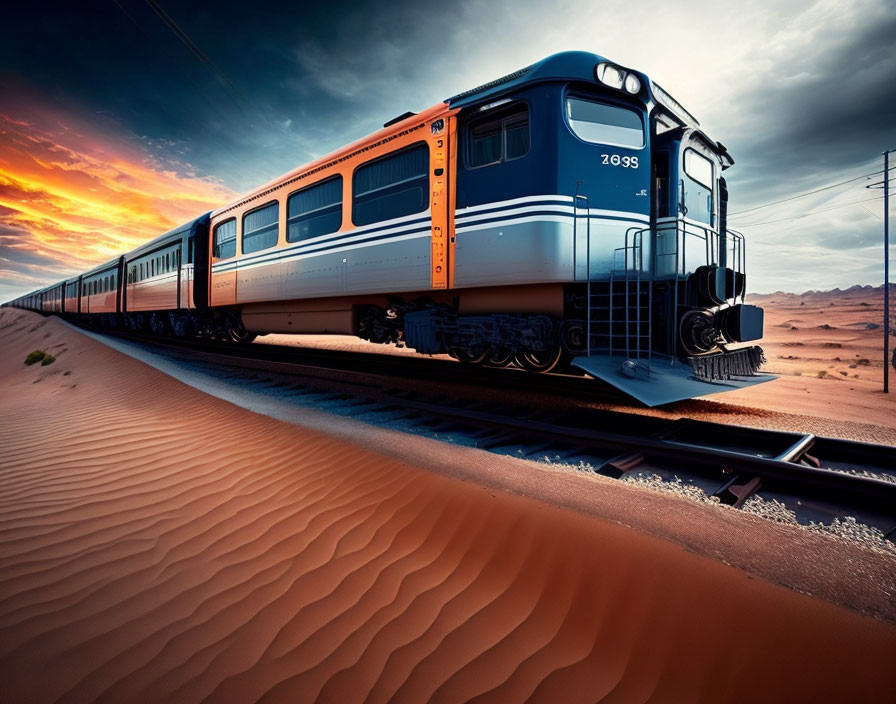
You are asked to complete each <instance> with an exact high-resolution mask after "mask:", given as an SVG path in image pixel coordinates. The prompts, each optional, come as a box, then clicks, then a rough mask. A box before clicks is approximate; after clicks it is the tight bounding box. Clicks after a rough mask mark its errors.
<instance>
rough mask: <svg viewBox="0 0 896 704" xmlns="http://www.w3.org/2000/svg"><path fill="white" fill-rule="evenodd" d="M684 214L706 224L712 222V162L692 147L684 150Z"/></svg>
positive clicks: (711, 223)
mask: <svg viewBox="0 0 896 704" xmlns="http://www.w3.org/2000/svg"><path fill="white" fill-rule="evenodd" d="M681 182H682V188H683V190H684V194H683V195H684V198H683V201H684V210H685V212H684V214H685V216H686V217H688V218H691V219H692V220H697V221H699V222H704V223H706V224H707V225H713V224H714V222H713V221H714V217H713V213H714V208H713V187H712V184H713V182H714V179H713V164H712V162H711V161H710V160H709V159H707V158H706V157H705V156H703V155H702V154H700V153H699V152H697V151H696V150H694V149H690V148H688V149H685V150H684V177H683V178H682V180H681Z"/></svg>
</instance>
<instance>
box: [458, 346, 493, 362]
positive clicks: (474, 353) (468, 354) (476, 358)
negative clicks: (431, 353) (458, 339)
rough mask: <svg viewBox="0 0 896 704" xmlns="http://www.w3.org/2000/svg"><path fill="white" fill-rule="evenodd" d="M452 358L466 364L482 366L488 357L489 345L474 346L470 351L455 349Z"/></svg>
mask: <svg viewBox="0 0 896 704" xmlns="http://www.w3.org/2000/svg"><path fill="white" fill-rule="evenodd" d="M451 356H452V357H454V358H455V359H456V360H457V361H458V362H463V363H464V364H482V363H483V362H484V361H485V359H486V357H488V345H474V346H473V347H471V348H469V349H466V348H461V347H455V348H454V349H452V350H451Z"/></svg>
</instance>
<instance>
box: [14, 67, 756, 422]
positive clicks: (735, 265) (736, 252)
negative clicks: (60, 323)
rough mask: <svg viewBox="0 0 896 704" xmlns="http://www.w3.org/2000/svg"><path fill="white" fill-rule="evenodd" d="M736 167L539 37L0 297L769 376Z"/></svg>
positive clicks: (659, 109) (676, 374)
mask: <svg viewBox="0 0 896 704" xmlns="http://www.w3.org/2000/svg"><path fill="white" fill-rule="evenodd" d="M733 164H734V160H733V158H732V157H731V155H730V154H729V153H728V150H727V149H726V148H725V147H724V146H723V145H722V144H721V143H720V142H718V141H714V140H712V139H711V138H710V137H709V136H708V135H707V134H706V133H705V131H704V130H703V129H702V128H701V126H700V124H699V122H698V121H697V120H696V118H694V117H693V115H691V113H690V112H688V111H687V110H686V109H685V108H684V107H683V106H682V105H681V104H680V103H679V102H678V101H677V100H675V99H674V98H673V97H672V96H671V95H670V94H669V93H668V92H666V91H665V90H664V89H663V88H661V87H660V86H659V85H658V84H657V83H656V82H654V81H652V80H651V79H650V78H649V77H647V76H646V75H645V74H643V73H642V72H640V71H637V70H634V69H630V68H626V67H624V66H622V65H619V64H617V63H614V62H612V61H610V60H608V59H606V58H604V57H602V56H599V55H597V54H593V53H590V52H583V51H569V52H563V53H559V54H555V55H553V56H549V57H547V58H545V59H543V60H541V61H539V62H537V63H535V64H532V65H530V66H527V67H525V68H522V69H520V70H518V71H516V72H514V73H511V74H509V75H506V76H503V77H501V78H498V79H496V80H493V81H491V82H489V83H486V84H484V85H481V86H479V87H477V88H473V89H471V90H468V91H465V92H463V93H459V94H457V95H454V96H452V97H450V98H448V99H446V100H444V101H443V102H441V103H438V104H437V105H434V106H432V107H430V108H428V109H426V110H423V111H421V112H418V113H413V112H405V113H403V114H401V115H399V116H397V117H395V118H394V119H392V120H389V121H388V122H386V123H385V124H384V125H383V128H382V129H381V130H379V131H377V132H375V133H373V134H371V135H369V136H368V137H365V138H364V139H361V140H359V141H357V142H354V143H352V144H349V145H347V146H345V147H343V148H341V149H339V150H337V151H335V152H333V153H331V154H328V155H327V156H325V157H322V158H320V159H318V160H316V161H314V162H312V163H310V164H307V165H305V166H302V167H300V168H298V169H295V170H293V171H291V172H289V173H287V174H285V175H283V176H281V177H279V178H276V179H274V180H272V181H270V182H268V183H266V184H264V185H263V186H261V187H259V188H256V189H255V190H253V191H251V192H250V193H248V194H246V195H244V196H242V197H240V198H238V199H237V200H235V201H233V202H231V203H228V204H226V205H224V206H222V207H220V208H218V209H216V210H213V211H211V212H208V213H204V214H202V215H200V216H199V217H197V218H196V219H194V220H192V221H191V222H188V223H185V224H183V225H181V226H179V227H176V228H174V229H173V230H171V231H169V232H166V233H164V234H162V235H160V236H158V237H156V238H155V239H153V240H152V241H150V242H147V243H145V244H143V245H141V246H139V247H137V248H136V249H134V250H132V251H130V252H127V253H124V254H122V255H121V256H119V257H116V258H114V259H112V260H110V261H107V262H105V263H103V264H100V265H99V266H96V267H94V268H93V269H91V270H90V271H87V272H84V273H82V274H80V275H78V276H73V277H71V278H69V279H67V280H65V281H61V282H58V283H56V284H54V285H52V286H48V287H46V288H44V289H41V290H39V291H35V292H33V293H31V294H28V295H26V296H23V297H21V298H18V299H16V300H15V301H11V302H10V303H8V304H6V305H13V306H17V307H21V308H27V309H30V310H37V311H43V312H49V313H57V314H60V315H63V316H69V317H74V318H78V319H80V320H83V321H86V322H88V323H90V324H92V325H95V326H97V327H100V328H106V329H112V330H114V329H129V330H133V331H145V332H152V333H155V334H158V335H173V336H177V337H195V336H200V337H209V338H217V339H227V340H230V341H232V342H234V343H247V342H251V341H252V340H253V339H254V338H255V337H256V336H258V335H264V334H269V333H332V334H349V335H355V336H358V337H360V338H363V339H366V340H369V341H371V342H375V343H382V344H397V345H401V346H406V347H408V348H411V349H413V350H415V351H416V352H418V353H420V354H424V355H433V354H445V353H447V354H450V355H451V356H452V357H454V358H456V359H457V360H459V361H460V362H462V363H465V364H481V365H488V366H493V367H505V366H515V367H519V368H521V369H523V370H527V371H529V372H535V373H549V372H557V371H559V370H561V369H570V368H573V369H575V370H577V371H578V373H580V374H584V375H586V376H589V377H594V378H597V379H601V380H603V381H605V382H608V383H609V384H611V385H613V386H615V387H616V388H618V389H621V390H622V391H623V392H625V393H626V394H628V395H630V396H632V397H634V398H635V399H637V400H639V401H640V402H642V403H644V404H647V405H659V404H664V403H669V402H672V401H677V400H682V399H687V398H693V397H696V396H703V395H706V394H712V393H717V392H720V391H728V390H732V389H739V388H743V387H746V386H750V385H753V384H757V383H761V382H764V381H768V380H769V379H771V378H773V377H772V376H771V375H768V374H763V373H761V372H760V371H759V369H760V366H761V364H762V363H763V362H764V357H763V352H762V349H761V347H759V346H758V345H756V344H749V343H754V342H755V341H757V340H759V339H761V337H762V328H763V311H762V309H761V308H760V307H758V306H754V305H749V304H747V303H746V301H745V295H746V272H745V259H746V251H745V248H746V243H745V239H744V237H743V235H741V234H740V233H738V232H736V231H734V230H731V229H730V228H728V226H727V203H728V189H727V184H726V181H725V178H724V176H723V172H724V171H725V170H726V169H728V168H729V167H731V166H732V165H733Z"/></svg>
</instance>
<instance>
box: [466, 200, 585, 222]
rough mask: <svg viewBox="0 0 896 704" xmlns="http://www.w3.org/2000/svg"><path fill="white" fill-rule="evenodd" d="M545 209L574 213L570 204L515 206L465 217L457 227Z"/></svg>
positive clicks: (554, 211) (564, 213) (568, 214)
mask: <svg viewBox="0 0 896 704" xmlns="http://www.w3.org/2000/svg"><path fill="white" fill-rule="evenodd" d="M544 210H547V211H549V212H552V213H560V214H563V215H567V216H571V215H572V213H573V209H572V206H569V205H541V206H539V205H533V206H529V207H527V208H514V209H513V210H502V211H499V212H496V213H483V214H482V215H473V216H472V217H469V218H464V219H463V222H461V223H457V224H456V225H455V227H456V228H461V227H466V225H467V223H470V222H481V221H482V220H488V219H489V218H507V217H508V216H510V215H516V214H517V213H533V212H538V211H544Z"/></svg>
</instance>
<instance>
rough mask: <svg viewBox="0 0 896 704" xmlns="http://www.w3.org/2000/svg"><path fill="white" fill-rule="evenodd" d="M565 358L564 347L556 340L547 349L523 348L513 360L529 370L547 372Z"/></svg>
mask: <svg viewBox="0 0 896 704" xmlns="http://www.w3.org/2000/svg"><path fill="white" fill-rule="evenodd" d="M563 358H564V354H563V347H562V346H561V345H560V344H559V343H557V342H555V343H554V344H553V345H552V346H551V347H549V348H548V349H546V350H521V351H519V352H517V353H516V354H515V355H514V357H513V361H514V362H516V364H517V365H518V366H520V367H522V368H523V369H525V370H526V371H528V372H538V373H540V374H546V373H547V372H550V371H553V370H554V369H555V368H556V367H557V366H559V365H560V362H561V361H562V360H563Z"/></svg>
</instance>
